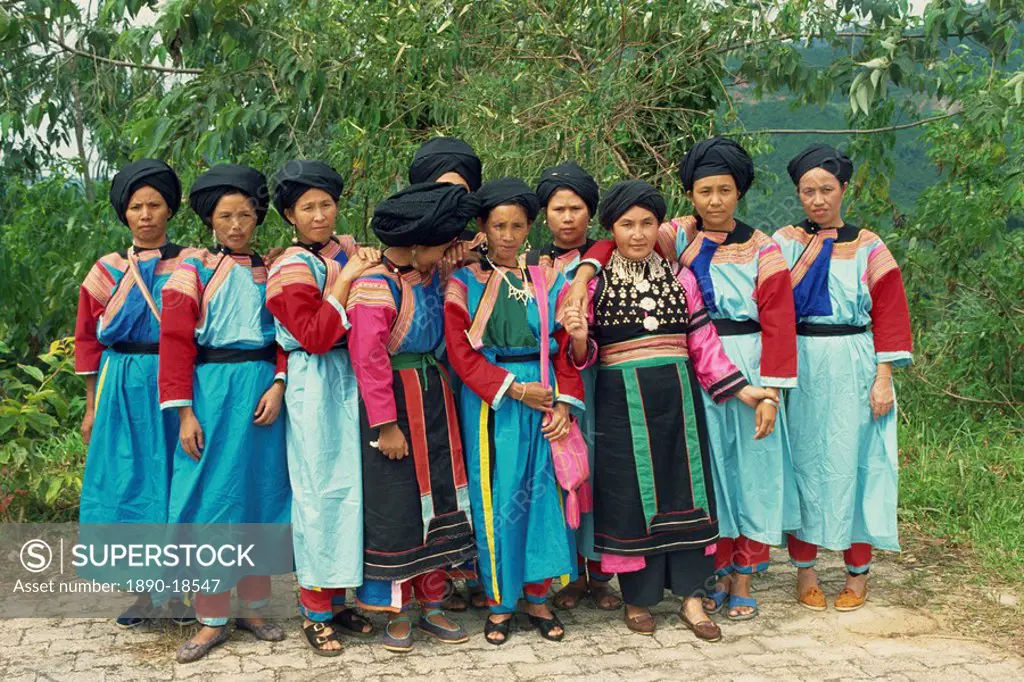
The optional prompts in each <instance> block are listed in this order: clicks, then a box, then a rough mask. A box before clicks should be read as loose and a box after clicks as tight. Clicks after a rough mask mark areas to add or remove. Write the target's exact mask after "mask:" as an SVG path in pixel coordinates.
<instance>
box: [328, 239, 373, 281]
mask: <svg viewBox="0 0 1024 682" xmlns="http://www.w3.org/2000/svg"><path fill="white" fill-rule="evenodd" d="M380 256H381V253H380V249H373V248H370V247H368V246H363V247H360V248H359V250H358V251H356V253H355V255H354V256H352V257H351V258H349V259H348V262H347V263H345V267H343V268H342V269H341V275H340V276H339V277H338V279H339V280H342V281H345V282H347V283H349V284H351V283H352V282H354V281H356V279H358V278H359V276H360V275H361V274H363V273H364V272H366V271H367V270H369V269H370V268H372V267H373V266H374V265H376V264H377V263H380Z"/></svg>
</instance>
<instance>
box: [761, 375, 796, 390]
mask: <svg viewBox="0 0 1024 682" xmlns="http://www.w3.org/2000/svg"><path fill="white" fill-rule="evenodd" d="M761 385H762V386H764V387H766V388H796V377H785V378H784V377H766V376H764V375H761Z"/></svg>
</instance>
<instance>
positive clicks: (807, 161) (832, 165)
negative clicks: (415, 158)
mask: <svg viewBox="0 0 1024 682" xmlns="http://www.w3.org/2000/svg"><path fill="white" fill-rule="evenodd" d="M813 168H824V169H825V170H827V171H828V172H829V173H831V174H832V175H834V176H836V177H837V178H839V182H841V183H843V184H846V183H847V182H849V181H850V178H852V177H853V161H851V160H850V157H848V156H847V155H846V154H843V153H842V152H841V151H839V150H838V149H836V148H835V147H832V146H830V145H827V144H812V145H811V146H809V147H808V148H807V149H805V150H803V151H802V152H800V153H799V154H797V155H796V156H794V157H793V158H792V159H791V160H790V162H789V165H788V166H786V171H787V172H788V173H789V177H790V178H791V179H792V180H793V184H794V185H799V184H800V178H802V177H803V176H804V173H806V172H807V171H809V170H811V169H813Z"/></svg>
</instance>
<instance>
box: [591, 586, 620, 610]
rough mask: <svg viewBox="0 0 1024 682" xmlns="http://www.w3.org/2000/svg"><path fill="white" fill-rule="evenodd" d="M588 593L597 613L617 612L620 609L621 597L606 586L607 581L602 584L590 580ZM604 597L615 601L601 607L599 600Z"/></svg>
mask: <svg viewBox="0 0 1024 682" xmlns="http://www.w3.org/2000/svg"><path fill="white" fill-rule="evenodd" d="M589 592H590V598H591V599H592V600H594V606H595V607H597V609H598V610H599V611H618V610H619V609H621V608H622V605H623V602H622V597H621V596H620V595H619V593H618V592H616V591H615V590H613V589H612V588H611V586H609V585H608V582H607V581H604V582H602V581H600V580H598V581H593V580H592V581H591V582H590V590H589ZM605 597H614V598H615V601H614V602H609V603H608V605H607V606H602V605H601V600H602V599H604V598H605Z"/></svg>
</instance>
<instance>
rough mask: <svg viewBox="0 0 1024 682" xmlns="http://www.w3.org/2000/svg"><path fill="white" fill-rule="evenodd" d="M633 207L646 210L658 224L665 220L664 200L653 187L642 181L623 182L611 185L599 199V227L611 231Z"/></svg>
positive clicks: (665, 208) (665, 207) (666, 208)
mask: <svg viewBox="0 0 1024 682" xmlns="http://www.w3.org/2000/svg"><path fill="white" fill-rule="evenodd" d="M634 206H640V207H642V208H646V209H647V210H648V211H650V212H651V213H653V214H654V217H655V218H657V219H658V222H659V223H661V222H663V221H664V220H665V213H666V212H667V211H668V207H667V206H666V205H665V199H664V198H663V197H662V196H661V193H660V192H658V190H656V189H654V187H652V186H651V185H649V184H647V183H646V182H644V181H643V180H623V181H622V182H616V183H615V184H614V185H612V186H611V189H609V190H608V191H607V192H605V193H604V198H603V199H601V207H600V208H599V209H598V211H599V213H600V214H601V216H600V221H601V227H603V228H604V229H606V230H610V229H612V225H614V224H615V221H616V220H618V219H619V218H621V217H622V214H623V213H625V212H626V211H628V210H629V209H631V208H633V207H634Z"/></svg>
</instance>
